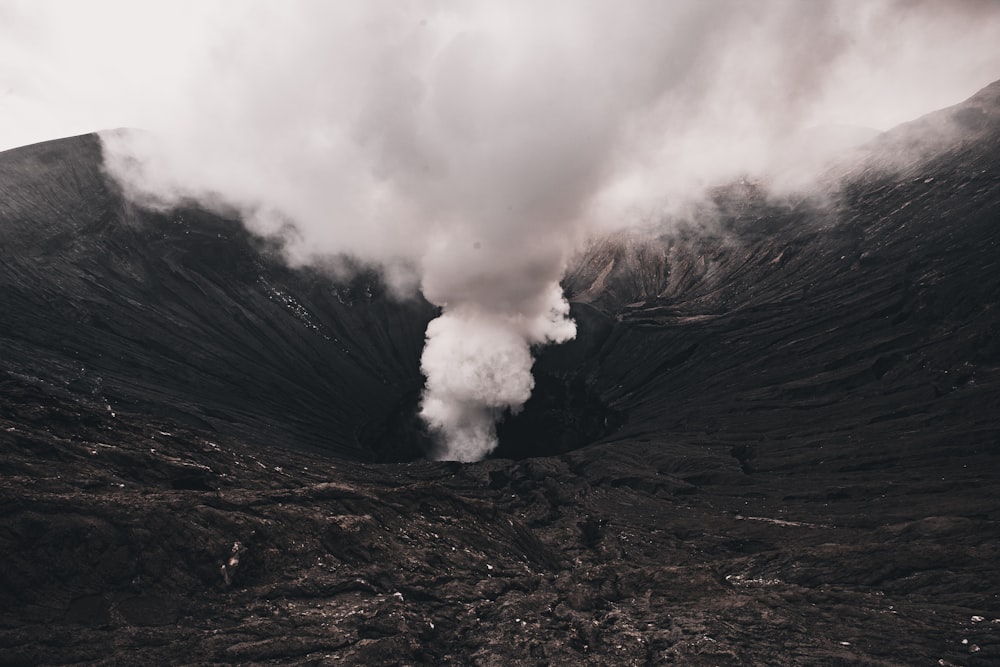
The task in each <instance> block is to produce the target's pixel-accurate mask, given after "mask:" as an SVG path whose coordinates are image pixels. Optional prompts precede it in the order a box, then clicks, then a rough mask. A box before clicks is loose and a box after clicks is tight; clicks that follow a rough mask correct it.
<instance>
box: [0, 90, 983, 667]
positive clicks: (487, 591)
mask: <svg viewBox="0 0 1000 667" xmlns="http://www.w3.org/2000/svg"><path fill="white" fill-rule="evenodd" d="M827 180H828V184H829V192H828V193H826V194H825V195H824V196H822V197H811V198H806V197H801V198H787V199H784V200H781V201H776V200H775V199H774V198H772V197H768V196H766V194H765V193H764V191H763V189H762V187H761V186H760V185H759V184H755V183H753V182H750V181H742V182H739V183H733V184H729V185H726V186H723V187H719V188H716V189H715V190H713V191H712V192H711V197H710V200H709V201H708V202H706V203H705V205H704V211H703V213H704V215H703V216H702V215H700V214H697V213H696V214H694V215H693V216H692V218H691V219H689V220H685V221H682V222H681V223H679V224H676V225H672V226H671V227H670V228H669V229H668V230H665V231H662V232H659V233H657V234H655V235H646V236H642V237H638V236H635V235H629V234H619V235H615V236H611V237H608V238H603V239H599V240H595V241H594V242H593V243H592V244H591V245H590V246H589V247H588V248H587V249H586V251H585V252H583V253H582V254H581V255H580V256H578V257H577V258H576V260H575V262H574V263H573V264H572V265H571V267H570V269H569V271H568V273H567V275H566V277H565V279H564V281H563V288H564V292H565V294H566V295H567V297H568V299H569V300H570V303H571V313H572V317H573V318H574V319H575V320H576V322H577V325H578V336H577V338H576V340H574V341H572V342H570V343H567V344H564V345H560V346H554V347H549V348H544V349H541V350H539V351H538V352H537V361H536V364H535V368H534V373H535V378H536V386H535V391H534V393H533V395H532V397H531V399H530V400H529V401H528V403H527V404H526V405H525V407H524V410H523V411H522V412H520V413H519V414H517V415H513V416H508V417H507V418H506V419H505V420H504V421H503V422H502V423H501V424H500V425H499V429H498V434H499V438H500V446H499V448H498V449H497V451H496V452H494V454H493V456H492V458H490V459H489V460H486V461H482V462H479V463H473V464H457V463H451V462H435V461H427V460H426V455H427V453H428V451H429V447H430V443H429V439H428V435H427V433H426V431H425V430H424V428H423V427H422V425H421V423H420V421H419V419H418V417H417V411H418V404H419V400H420V394H421V388H422V386H423V377H422V376H421V374H420V352H421V348H422V346H423V342H424V330H425V327H426V325H427V323H428V322H429V321H430V320H431V319H433V318H434V317H436V316H437V314H438V311H437V309H436V308H435V307H433V306H432V305H430V304H429V303H427V302H426V301H424V300H422V299H420V298H416V297H415V298H411V299H400V298H398V297H394V296H392V295H391V294H390V292H389V291H388V290H387V289H386V287H385V285H384V284H383V282H382V281H381V279H380V277H379V275H378V274H377V273H376V272H374V271H366V270H361V269H359V270H358V271H357V272H356V273H355V274H354V276H353V277H352V278H350V279H349V280H343V279H337V278H333V277H331V276H330V274H329V273H327V272H324V271H322V270H321V269H317V268H289V267H288V266H287V265H286V264H285V263H284V261H283V259H282V248H281V242H280V241H278V240H274V239H268V238H261V237H258V236H255V235H254V234H252V233H250V232H249V231H247V229H246V228H245V227H244V226H243V225H242V223H241V222H240V221H239V220H237V219H235V218H233V217H231V216H230V217H227V216H226V215H223V214H220V213H218V212H211V211H208V210H206V209H203V208H200V207H198V206H197V205H195V204H193V203H192V204H191V205H189V206H186V207H181V208H176V209H172V210H169V211H154V210H148V209H144V208H142V207H139V206H137V205H135V204H133V203H131V202H130V201H129V200H128V199H127V198H126V197H124V196H123V194H122V192H121V191H120V189H119V188H118V186H117V185H116V184H115V183H114V182H113V181H112V180H111V179H110V178H109V177H108V176H106V174H105V173H104V171H103V169H102V144H101V140H100V138H99V136H97V135H85V136H80V137H73V138H68V139H61V140H56V141H51V142H46V143H42V144H36V145H32V146H27V147H23V148H18V149H14V150H10V151H7V152H4V153H0V192H2V197H0V249H2V252H0V313H2V316H0V346H2V347H0V349H2V354H0V397H2V398H0V443H2V448H0V457H2V458H0V465H2V471H3V476H2V478H0V517H2V519H0V544H2V553H3V554H4V565H5V567H4V568H3V570H2V572H0V598H2V604H0V663H3V664H11V665H22V664H23V665H42V664H71V663H72V664H95V665H120V664H192V665H193V664H241V665H249V664H259V665H264V664H269V665H270V664H310V665H333V664H387V665H388V664H400V665H404V664H435V665H439V664H456V665H472V664H475V665H498V664H538V665H543V664H552V665H557V664H567V663H577V664H593V665H605V664H630V665H645V664H686V665H720V664H734V665H735V664H783V665H799V664H801V665H805V664H845V665H846V664H851V665H896V664H899V665H904V664H948V665H988V664H997V663H998V662H1000V598H998V594H997V591H1000V567H998V563H1000V523H998V521H1000V505H998V501H997V498H1000V475H998V473H1000V459H998V455H1000V225H998V221H1000V82H998V83H994V84H992V85H991V86H989V87H987V88H985V89H984V90H982V91H980V92H979V93H978V94H976V95H975V96H973V97H972V98H970V99H969V100H967V101H966V102H963V103H961V104H959V105H957V106H955V107H951V108H948V109H944V110H942V111H939V112H936V113H934V114H930V115H929V116H926V117H923V118H921V119H918V120H916V121H914V122H912V123H909V124H906V125H903V126H900V127H898V128H896V129H894V130H891V131H889V132H886V133H884V134H881V135H879V136H878V137H876V138H875V139H874V140H872V141H870V142H869V143H867V144H865V145H864V146H862V147H861V148H859V149H857V150H856V151H855V152H854V153H852V154H851V155H850V156H848V157H845V158H843V159H842V160H841V161H839V162H838V163H836V164H835V165H834V166H832V167H831V168H830V170H829V172H828V178H827Z"/></svg>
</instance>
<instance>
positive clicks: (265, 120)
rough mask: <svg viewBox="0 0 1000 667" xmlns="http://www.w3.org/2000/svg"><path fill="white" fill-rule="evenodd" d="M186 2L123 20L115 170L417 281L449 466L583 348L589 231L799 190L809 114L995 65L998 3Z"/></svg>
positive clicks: (896, 117)
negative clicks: (537, 374)
mask: <svg viewBox="0 0 1000 667" xmlns="http://www.w3.org/2000/svg"><path fill="white" fill-rule="evenodd" d="M41 4H42V6H48V7H49V8H50V11H51V7H52V6H51V5H47V4H46V3H44V2H43V3H41ZM169 5H170V3H167V5H164V6H169ZM28 6H33V3H30V5H23V6H21V7H22V9H24V7H28ZM86 6H87V7H89V8H90V11H96V9H95V8H97V7H104V8H105V9H106V10H108V11H109V12H110V10H111V9H114V10H115V11H126V10H125V9H124V7H126V5H117V4H113V3H112V4H108V3H107V2H106V3H104V4H103V5H99V4H91V3H86ZM129 6H131V5H129ZM157 6H158V7H162V6H160V5H157ZM24 11H27V10H24ZM135 11H136V10H134V9H129V10H127V13H126V14H125V15H126V16H129V17H131V18H130V19H129V20H132V19H134V16H135V15H134V12H135ZM128 12H131V13H128ZM181 13H183V15H182V16H180V20H179V21H178V22H177V24H176V26H175V28H176V29H175V30H172V31H170V34H171V40H170V41H169V42H165V41H164V40H163V39H162V38H161V37H159V36H158V35H159V32H157V31H156V26H147V25H145V24H141V25H140V23H139V22H136V21H133V25H125V26H123V25H117V26H116V27H117V29H118V30H119V31H122V30H130V29H131V30H133V31H135V30H139V29H140V28H141V30H143V31H148V32H144V33H141V34H139V35H134V34H133V35H132V38H131V39H130V41H129V46H130V49H129V50H128V51H123V52H121V53H120V54H119V60H120V62H121V63H126V62H132V61H134V62H136V63H137V64H136V65H135V71H139V72H141V71H142V67H144V66H145V67H146V72H147V74H149V75H151V76H147V79H148V80H147V81H145V84H146V85H137V84H136V77H134V76H132V77H131V78H125V79H121V80H119V85H121V83H122V81H124V82H125V83H127V84H129V85H135V86H136V87H137V89H138V90H139V91H140V94H141V95H142V96H143V99H142V102H141V103H138V102H137V103H135V104H134V105H133V106H132V107H131V108H132V109H133V110H134V111H135V114H134V116H133V117H131V118H134V120H131V119H129V118H126V119H125V120H124V122H120V123H115V124H131V125H139V126H142V127H144V128H146V129H148V130H150V132H148V133H109V134H107V135H105V146H106V158H107V168H108V170H109V172H110V173H112V174H114V175H115V176H116V177H117V178H118V179H119V180H120V181H121V182H122V183H123V185H124V186H125V188H126V191H127V192H129V193H130V194H131V195H132V196H133V197H135V198H136V199H138V200H140V201H143V202H145V203H147V204H154V205H165V206H169V205H172V204H174V203H176V202H178V201H180V200H183V199H186V198H194V199H197V200H200V201H201V202H203V203H208V204H210V205H217V206H221V207H225V208H227V209H235V210H237V211H239V212H240V213H241V214H242V216H243V217H244V219H246V220H247V223H248V224H249V225H250V226H251V227H253V228H254V229H256V230H257V231H260V232H263V233H281V232H282V231H283V230H284V231H287V230H288V229H289V228H290V227H293V228H294V230H295V232H294V234H290V235H288V236H287V239H288V245H287V252H288V257H289V260H290V261H292V262H293V263H304V262H311V261H315V260H319V259H323V258H325V257H329V256H331V255H346V256H352V257H354V258H356V259H358V260H360V261H362V262H364V263H368V264H375V265H378V266H380V267H382V269H383V270H384V272H385V275H386V276H387V279H388V281H389V283H390V284H391V285H392V286H393V287H395V288H396V290H397V291H399V292H405V291H406V290H408V289H414V288H417V287H419V289H420V290H422V292H423V294H424V296H425V297H426V298H427V299H428V300H430V301H431V302H433V303H435V304H437V305H438V306H440V307H441V308H442V311H443V314H442V316H441V317H440V318H439V319H437V320H435V321H434V322H432V323H431V325H430V326H429V327H428V330H427V345H426V348H425V351H424V354H423V358H422V369H423V372H424V374H425V375H426V377H427V384H426V388H425V394H424V400H423V406H422V413H421V414H422V415H423V417H424V419H425V420H426V421H427V423H428V424H429V426H430V427H431V429H432V430H433V431H435V432H436V433H438V434H439V436H440V438H441V443H442V449H441V451H440V452H439V453H438V455H439V456H440V457H442V458H454V459H460V460H473V459H477V458H481V457H482V456H484V455H485V454H487V453H488V452H489V451H491V450H492V449H493V448H494V447H495V445H496V436H495V422H496V420H497V419H498V418H499V417H500V416H501V415H502V414H503V413H504V412H505V411H511V412H516V411H517V410H518V409H519V408H520V407H521V406H522V405H523V404H524V402H525V401H526V400H527V398H528V396H529V395H530V393H531V390H532V386H533V380H532V377H531V366H532V348H533V347H534V346H538V345H544V344H547V343H558V342H562V341H565V340H568V339H570V338H572V337H573V335H574V326H573V323H572V322H571V321H570V320H569V319H568V312H569V309H568V304H567V303H566V301H565V300H564V299H563V297H562V293H561V291H560V288H559V281H560V279H561V278H562V275H563V271H564V269H565V266H566V262H567V258H568V257H569V255H570V253H571V252H572V251H573V249H574V248H575V247H576V246H577V245H578V244H579V243H580V242H582V241H583V240H584V239H585V238H586V237H587V236H588V235H589V234H591V233H593V232H594V231H595V230H598V229H608V228H613V227H621V226H625V225H628V224H630V223H631V222H633V221H635V220H642V221H647V220H649V219H659V218H660V217H662V216H663V215H665V214H666V213H668V212H670V211H671V210H677V207H679V206H683V205H684V204H685V203H686V202H688V201H690V200H691V199H693V198H697V197H698V196H699V195H700V194H701V192H702V190H703V188H704V187H706V186H708V185H712V184H716V183H718V182H720V181H725V180H727V179H730V178H735V177H737V176H740V175H743V174H746V173H759V172H770V173H771V174H772V175H775V174H783V173H785V174H787V173H794V174H795V176H796V179H797V182H798V183H801V182H802V174H801V171H802V170H801V169H796V168H795V167H796V166H797V165H799V162H797V160H799V158H798V157H797V158H795V160H796V163H795V164H793V165H791V168H790V165H789V164H787V161H786V163H785V164H780V165H775V164H774V156H775V155H777V154H779V153H781V154H786V155H792V154H794V155H800V154H801V153H802V151H801V150H798V149H797V150H795V151H789V150H783V151H777V150H776V148H775V147H776V146H779V147H780V146H785V145H787V144H789V143H790V142H791V143H794V142H796V141H799V142H800V138H801V137H802V136H804V135H803V132H804V131H805V129H806V128H808V127H810V126H814V125H817V124H819V125H822V124H847V125H876V126H881V127H883V128H884V127H886V126H888V125H891V124H893V123H895V122H898V121H902V120H906V119H908V118H910V117H913V116H915V115H917V114H918V113H921V112H923V111H926V110H929V109H931V108H934V107H935V106H943V105H944V104H947V103H951V102H954V101H957V100H959V99H961V98H963V97H965V96H967V95H968V94H970V93H972V92H974V91H975V89H976V88H978V87H980V86H981V85H984V84H985V83H988V82H989V81H991V80H992V79H994V78H996V77H997V76H1000V10H998V8H997V5H996V4H994V3H992V2H977V1H975V0H967V1H963V2H929V1H927V2H919V1H912V0H898V1H890V0H887V1H885V2H874V3H858V2H855V1H854V0H830V1H826V2H822V1H817V2H790V1H783V0H769V1H764V2H753V3H748V2H743V1H740V0H714V1H706V0H673V1H671V2H661V1H659V0H634V1H632V2H628V3H617V2H611V1H610V0H607V1H605V0H577V1H572V2H568V1H566V2H563V1H559V0H552V1H549V2H542V3H539V2H526V1H525V2H521V1H506V2H486V1H482V2H476V1H469V2H445V1H440V2H439V1H430V0H428V1H427V2H408V3H391V2H379V1H370V2H363V3H335V2H319V1H316V2H309V1H307V0H303V1H300V2H282V3H275V2H252V1H251V0H241V1H239V2H225V1H220V2H216V3H207V2H204V3H194V4H191V5H185V6H184V7H183V8H182V10H181ZM77 18H78V23H77V24H75V25H73V26H71V27H72V29H67V30H66V31H65V34H64V35H62V36H61V37H62V38H64V39H62V41H59V42H58V43H61V44H67V46H66V47H65V48H66V49H67V54H66V56H65V62H66V65H65V67H66V68H68V70H69V69H71V68H74V67H79V68H80V69H78V70H77V69H73V70H72V71H74V72H77V73H78V75H79V76H80V77H82V80H83V81H84V82H85V83H87V84H88V85H89V86H90V88H87V87H86V86H84V85H80V86H78V87H79V88H80V90H81V91H97V92H96V93H94V92H91V93H85V92H81V93H80V94H81V95H85V94H92V95H94V96H95V97H92V98H87V99H88V100H89V103H90V104H92V105H93V104H98V103H97V102H96V101H95V99H97V98H96V96H97V95H98V94H99V93H100V91H102V90H106V88H102V86H107V85H112V84H113V83H114V81H115V79H113V80H112V83H111V84H107V83H105V82H103V80H100V79H98V78H95V77H93V76H92V75H91V74H89V73H87V71H85V70H84V66H85V65H86V64H87V60H86V58H85V57H82V56H81V53H86V46H85V45H83V44H81V45H79V48H78V49H76V50H75V51H73V50H72V49H71V47H72V46H73V44H74V42H73V39H75V37H74V36H75V35H76V33H77V32H82V33H84V34H86V35H87V38H88V40H89V41H96V42H100V43H104V42H102V40H101V37H100V34H101V33H100V32H99V31H97V32H98V34H97V35H95V34H93V31H90V32H88V31H81V30H79V29H78V28H79V21H82V20H83V19H80V17H77ZM102 20H103V21H104V22H105V23H108V24H111V25H112V26H114V25H115V19H114V17H113V16H112V15H110V14H109V13H106V14H104V15H102ZM185 24H190V26H191V27H190V29H184V25H185ZM102 25H103V24H102ZM95 30H96V28H95ZM0 32H2V29H0ZM113 32H114V31H111V32H110V33H109V35H108V39H112V40H113ZM0 36H2V35H0ZM144 39H145V40H146V41H148V42H149V43H150V44H152V45H154V47H155V49H156V53H157V54H158V55H157V56H156V58H155V63H153V64H144V60H143V57H144V56H145V57H150V58H151V57H152V56H149V54H148V53H147V52H145V51H143V47H142V44H143V41H144ZM57 41H58V40H57ZM0 43H2V42H0ZM112 43H113V42H112ZM154 47H150V51H152V50H153V48H154ZM0 48H3V47H0ZM8 48H11V47H8ZM18 48H27V47H24V46H23V45H22V47H18ZM111 50H112V49H111V47H106V48H105V50H104V51H102V53H104V54H105V55H106V54H107V53H108V52H110V51H111ZM13 55H17V56H18V57H22V56H27V57H30V56H31V55H32V54H31V53H21V52H20V51H18V52H15V53H14V54H13ZM174 61H176V62H177V63H179V65H178V67H179V68H180V67H181V65H182V66H183V67H182V68H181V69H178V70H171V69H170V67H169V66H168V64H169V63H171V62H174ZM77 62H80V63H82V64H81V65H79V66H77V65H76V64H75V63H77ZM153 65H155V66H153ZM50 69H51V68H50ZM160 72H170V76H169V77H165V78H163V80H166V81H169V82H171V85H170V86H169V87H168V88H161V87H158V86H157V82H156V79H157V76H158V74H159V73H160ZM153 75H156V76H153ZM931 79H933V85H932V84H931V83H930V80H931ZM962 86H964V88H961V87H962ZM116 90H117V89H116ZM934 95H939V96H941V98H940V100H939V99H938V98H936V97H934ZM121 97H122V95H121V92H120V91H118V92H117V96H116V97H115V99H117V100H120V99H121ZM921 105H924V106H923V107H921ZM125 106H128V105H125ZM117 117H120V116H116V118H117ZM829 136H834V135H829ZM804 163H805V160H803V162H802V164H804ZM324 261H328V260H324Z"/></svg>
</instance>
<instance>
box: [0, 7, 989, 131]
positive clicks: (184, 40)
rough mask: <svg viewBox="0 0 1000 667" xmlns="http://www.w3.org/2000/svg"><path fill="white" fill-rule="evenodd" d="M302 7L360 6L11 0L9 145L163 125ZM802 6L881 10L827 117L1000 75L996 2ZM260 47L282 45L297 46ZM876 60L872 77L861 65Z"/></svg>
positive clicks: (821, 114) (870, 113)
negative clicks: (190, 91)
mask: <svg viewBox="0 0 1000 667" xmlns="http://www.w3.org/2000/svg"><path fill="white" fill-rule="evenodd" d="M295 4H299V5H309V4H313V5H316V4H325V5H327V6H332V7H334V8H335V9H337V10H338V11H334V12H326V14H327V16H328V18H331V17H330V16H329V14H331V13H332V14H334V16H333V17H332V18H333V19H334V20H335V19H336V16H335V15H336V14H338V13H345V14H347V13H350V11H348V10H349V9H350V7H351V3H347V2H335V1H334V2H327V3H308V2H307V3H295V2H280V3H279V2H277V1H274V2H271V3H261V2H256V1H255V0H198V1H191V0H171V1H161V0H0V150H4V149H7V148H13V147H16V146H20V145H26V144H29V143H33V142H37V141H44V140H47V139H53V138H58V137H62V136H70V135H74V134H81V133H85V132H91V131H96V130H101V129H109V128H115V127H123V126H124V127H146V126H149V125H155V124H157V123H158V122H159V119H160V117H161V115H162V114H163V113H164V112H166V111H168V110H169V108H171V107H174V106H177V105H181V104H183V99H182V98H181V97H180V93H179V91H183V90H184V89H185V86H186V84H187V83H189V82H190V81H191V80H192V79H193V78H197V77H198V76H201V75H203V74H204V72H205V68H206V64H207V63H213V64H214V65H216V66H218V65H219V64H220V63H224V61H225V59H226V52H225V51H226V43H227V41H228V40H229V39H230V38H234V39H237V40H239V39H240V37H239V33H240V32H241V31H242V32H243V35H244V36H245V37H246V38H247V39H256V38H259V37H260V32H261V28H262V27H263V28H265V30H266V24H267V18H266V16H267V14H269V13H271V12H277V13H283V12H282V10H280V9H279V8H280V7H282V6H285V7H290V6H291V5H295ZM362 4H364V3H353V7H354V8H355V9H356V8H357V7H358V6H360V5H362ZM401 4H402V3H401ZM405 4H407V5H409V6H411V7H415V8H416V10H415V11H413V18H414V20H416V21H419V20H427V18H421V15H422V14H423V15H426V17H433V16H434V15H435V14H436V13H437V12H438V11H439V8H440V6H441V5H442V4H446V3H440V2H423V3H421V2H413V3H405ZM452 4H458V3H452ZM537 4H538V5H539V6H541V5H545V4H547V3H537ZM548 4H550V5H556V4H558V3H556V2H551V3H548ZM663 4H665V5H670V4H671V3H669V2H668V3H663ZM675 4H677V3H675ZM706 4H709V5H711V4H713V3H712V2H708V3H706ZM714 4H718V5H724V4H726V3H714ZM772 4H774V3H772ZM778 4H782V3H778ZM784 4H787V3H784ZM799 4H801V5H839V6H840V7H841V8H843V7H845V6H846V7H850V6H852V5H853V6H855V7H867V10H866V13H869V14H871V15H872V19H871V23H870V24H869V25H864V22H863V21H858V22H856V23H855V24H854V25H848V26H845V28H848V29H850V30H851V31H852V32H853V33H854V35H855V36H854V37H851V35H847V37H848V39H853V40H855V42H856V43H855V46H856V47H860V48H856V50H852V51H851V52H850V53H849V54H847V56H846V57H844V58H843V61H842V62H839V63H838V64H837V67H835V68H832V69H831V73H830V76H831V77H832V78H833V79H834V85H833V86H831V89H830V92H829V94H828V95H826V96H825V97H824V98H823V100H822V103H821V104H820V105H819V107H820V108H819V109H817V110H814V112H813V115H812V117H811V119H810V120H811V121H812V122H813V123H814V124H817V125H822V124H827V123H837V124H851V125H862V126H869V127H874V128H877V129H888V128H889V127H891V126H893V125H895V124H898V123H900V122H904V121H906V120H909V119H912V118H914V117H916V116H918V115H920V114H923V113H926V112H928V111H931V110H933V109H937V108H940V107H943V106H947V105H949V104H953V103H955V102H957V101H959V100H961V99H964V98H965V97H968V96H969V95H971V94H972V93H974V92H975V91H976V90H978V89H979V88H981V87H983V86H984V85H986V84H988V83H990V82H991V81H993V80H995V79H997V78H1000V72H998V62H1000V47H998V46H997V44H998V43H1000V34H998V31H1000V29H998V24H1000V18H998V14H1000V6H998V5H1000V3H998V2H996V0H980V1H973V2H967V1H963V0H938V1H936V2H931V1H923V2H920V1H912V2H898V1H897V2H890V1H888V0H874V1H872V2H854V1H853V0H846V1H845V2H839V3H828V2H824V1H823V0H816V1H810V2H801V3H799ZM261 6H263V8H264V9H263V10H262V9H261ZM636 6H637V5H636ZM345 7H346V8H347V9H344V8H345ZM628 7H629V3H625V4H623V5H620V7H619V8H618V9H617V11H623V10H627V9H628ZM268 10H270V11H268ZM341 10H342V11H341ZM289 13H291V12H289ZM880 14H881V16H879V15H880ZM255 21H259V23H257V24H256V25H254V23H255ZM316 27H317V28H319V29H320V30H322V29H323V27H322V26H316ZM791 28H792V26H790V29H791ZM234 34H235V35H236V36H235V37H233V36H234ZM788 37H789V38H790V39H793V40H794V39H795V38H796V36H795V35H788ZM284 38H287V37H284ZM276 39H277V37H276ZM803 39H805V35H804V36H803ZM761 46H763V48H764V49H765V50H766V49H767V45H761ZM803 46H804V48H806V49H809V48H810V45H808V44H806V45H803ZM259 48H261V49H262V50H267V51H280V50H281V49H282V48H283V45H282V44H281V43H270V44H268V43H261V44H259ZM751 48H752V47H751ZM748 55H749V56H750V57H751V58H752V57H753V54H748ZM314 65H315V66H316V67H317V68H318V69H322V68H323V67H324V64H323V63H321V62H317V63H314ZM862 70H867V71H868V75H866V76H859V75H858V74H857V72H858V71H862ZM880 70H881V71H880Z"/></svg>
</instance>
